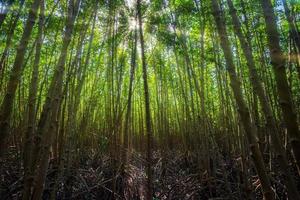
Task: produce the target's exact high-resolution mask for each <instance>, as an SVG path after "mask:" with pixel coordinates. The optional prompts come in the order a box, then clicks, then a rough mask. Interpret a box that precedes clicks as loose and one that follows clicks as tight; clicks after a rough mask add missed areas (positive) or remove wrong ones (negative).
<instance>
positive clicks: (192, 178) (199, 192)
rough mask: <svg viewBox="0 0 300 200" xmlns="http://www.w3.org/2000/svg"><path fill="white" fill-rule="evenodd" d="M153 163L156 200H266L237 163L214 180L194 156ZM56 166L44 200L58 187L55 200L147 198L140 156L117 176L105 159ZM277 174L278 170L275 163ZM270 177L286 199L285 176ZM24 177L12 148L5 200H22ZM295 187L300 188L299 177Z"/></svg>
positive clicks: (1, 186) (3, 168) (226, 164)
mask: <svg viewBox="0 0 300 200" xmlns="http://www.w3.org/2000/svg"><path fill="white" fill-rule="evenodd" d="M153 162H154V165H153V170H154V179H153V184H154V195H155V197H154V198H153V199H155V200H156V199H157V200H158V199H162V200H164V199H166V200H167V199H174V200H196V199H199V200H206V199H207V200H208V199H210V200H221V199H228V200H229V199H230V200H234V199H262V196H261V193H260V184H259V180H258V179H257V176H255V172H254V170H253V169H252V170H248V172H247V173H248V174H247V177H245V174H244V172H243V171H242V170H241V169H240V167H239V161H238V159H228V158H227V159H224V158H222V159H219V162H218V163H214V164H213V165H214V167H213V169H214V170H213V171H214V172H212V173H210V174H211V175H209V173H208V172H207V171H206V170H204V171H200V169H199V167H197V166H198V165H197V163H198V162H197V159H196V156H195V155H192V154H190V153H180V152H175V151H169V152H165V153H164V156H162V154H161V153H159V152H155V153H154V160H153ZM53 163H54V161H53V160H52V161H51V162H50V168H49V170H48V174H47V180H46V185H45V190H44V194H43V199H50V196H51V193H53V192H52V191H53V188H55V187H57V188H58V189H57V192H56V199H78V200H79V199H103V200H109V199H128V200H138V199H145V194H146V189H147V184H146V174H145V160H144V159H143V158H142V156H141V155H140V154H139V153H133V154H132V158H131V161H130V164H129V165H127V166H125V167H123V168H122V167H119V168H118V170H115V171H113V170H112V168H111V166H112V160H111V159H110V158H109V157H108V156H107V155H97V156H93V158H90V157H89V156H86V157H81V158H80V159H79V161H78V162H77V163H72V165H70V166H71V167H70V168H68V169H67V168H66V167H65V168H64V170H62V173H60V176H58V174H59V173H58V170H57V169H58V168H57V167H55V165H54V164H53ZM211 165H212V163H211ZM273 169H274V170H276V169H278V168H277V167H276V163H274V165H273ZM270 174H271V175H272V177H271V180H272V185H273V189H274V191H275V192H276V196H277V199H287V197H286V189H285V187H284V186H283V183H282V181H283V177H281V176H280V175H279V176H275V174H278V173H277V172H276V173H272V172H271V173H270ZM22 177H23V169H22V164H21V159H20V155H19V154H18V152H17V151H16V149H15V148H13V147H12V148H11V149H10V151H9V152H8V153H7V154H6V155H5V157H4V158H3V159H2V160H0V197H1V198H0V199H1V200H6V199H20V198H21V194H22V189H23V178H22ZM57 177H58V178H57ZM295 177H296V176H295ZM245 178H246V179H245ZM55 179H56V180H57V179H58V181H55ZM243 179H244V180H243ZM55 182H57V183H58V184H57V185H56V184H55ZM297 183H298V187H299V188H300V180H299V178H298V179H297ZM113 186H115V187H113ZM112 188H115V189H114V190H113V189H112ZM52 195H53V194H52Z"/></svg>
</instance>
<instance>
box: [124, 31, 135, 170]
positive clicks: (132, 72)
mask: <svg viewBox="0 0 300 200" xmlns="http://www.w3.org/2000/svg"><path fill="white" fill-rule="evenodd" d="M136 28H137V27H136ZM133 35H134V38H133V42H132V52H131V68H130V80H129V89H128V98H127V110H126V116H125V122H124V139H123V140H124V141H123V142H124V145H123V151H124V153H123V164H124V165H126V164H127V161H128V154H129V135H128V132H129V125H130V124H129V122H130V115H131V102H132V100H131V99H132V93H133V91H132V89H133V81H134V76H135V68H136V50H137V29H135V30H134V34H133Z"/></svg>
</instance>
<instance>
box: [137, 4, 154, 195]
mask: <svg viewBox="0 0 300 200" xmlns="http://www.w3.org/2000/svg"><path fill="white" fill-rule="evenodd" d="M137 16H138V23H139V34H140V45H141V58H142V69H143V70H142V71H143V80H144V98H145V99H144V100H145V119H146V133H147V176H148V179H147V184H148V191H147V197H146V199H147V200H152V192H153V189H152V137H153V136H152V125H151V111H150V95H149V93H150V92H149V87H148V75H147V63H146V55H145V44H144V34H143V22H142V13H141V0H137Z"/></svg>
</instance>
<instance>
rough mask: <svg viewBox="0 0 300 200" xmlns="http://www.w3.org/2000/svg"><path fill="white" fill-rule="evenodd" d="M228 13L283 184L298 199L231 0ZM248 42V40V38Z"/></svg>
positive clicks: (290, 195)
mask: <svg viewBox="0 0 300 200" xmlns="http://www.w3.org/2000/svg"><path fill="white" fill-rule="evenodd" d="M227 3H228V6H229V9H230V15H231V18H232V23H233V28H234V32H235V34H236V35H237V36H238V38H239V41H240V44H241V47H242V50H243V53H244V56H245V58H246V62H247V67H248V69H249V73H250V81H251V84H252V87H253V90H254V91H255V93H256V94H257V96H258V98H259V101H260V103H261V107H262V111H263V114H264V116H265V119H266V120H267V127H268V129H269V130H270V134H271V139H272V145H273V146H274V151H275V153H276V157H277V159H278V162H279V164H280V168H281V171H282V172H283V174H284V175H285V177H286V179H285V184H286V186H287V190H288V194H289V198H290V199H295V200H296V199H300V196H299V194H298V190H297V188H296V184H295V182H294V180H293V177H292V175H291V173H290V171H289V164H288V161H287V157H286V154H285V149H284V148H283V144H282V142H281V140H280V136H279V133H278V130H277V127H276V122H275V117H274V116H273V113H272V110H271V105H270V104H269V100H268V98H267V95H266V93H265V91H264V89H263V86H262V82H261V80H260V78H259V75H258V73H257V70H256V66H255V62H254V58H253V54H252V48H251V45H250V44H249V43H248V42H247V40H246V38H245V36H244V34H243V33H242V28H241V23H240V21H239V19H238V16H237V13H236V10H235V8H234V5H233V3H232V1H231V0H227ZM249 42H250V40H249Z"/></svg>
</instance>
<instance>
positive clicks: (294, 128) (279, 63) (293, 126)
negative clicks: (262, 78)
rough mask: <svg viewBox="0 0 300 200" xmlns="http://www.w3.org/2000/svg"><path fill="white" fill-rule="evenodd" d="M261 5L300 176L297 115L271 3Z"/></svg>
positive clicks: (290, 141)
mask: <svg viewBox="0 0 300 200" xmlns="http://www.w3.org/2000/svg"><path fill="white" fill-rule="evenodd" d="M261 5H262V8H263V14H264V18H265V22H266V31H267V38H268V46H269V49H270V56H271V64H272V66H273V70H274V74H275V81H276V86H277V92H278V96H279V105H280V108H281V111H282V114H283V120H284V122H285V125H286V128H287V133H288V136H289V143H290V144H291V147H292V153H293V156H294V159H295V161H296V165H297V168H298V173H299V174H300V131H299V126H298V123H297V115H296V113H295V110H294V108H293V100H292V95H291V90H290V87H289V85H288V80H287V75H286V69H285V68H286V66H285V56H284V54H283V52H282V50H281V48H280V40H279V33H278V30H277V25H276V17H275V13H274V9H273V6H272V3H271V1H270V0H262V1H261Z"/></svg>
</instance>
